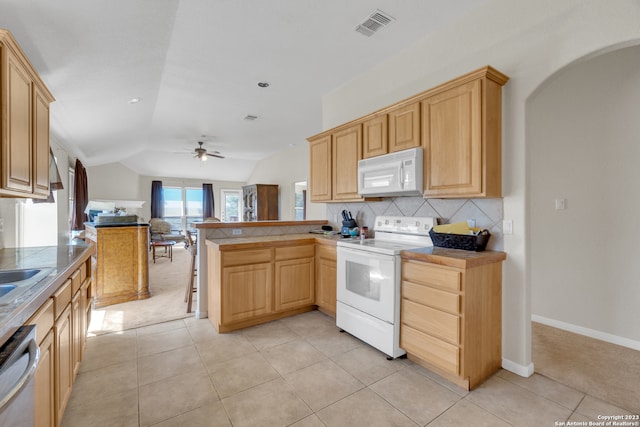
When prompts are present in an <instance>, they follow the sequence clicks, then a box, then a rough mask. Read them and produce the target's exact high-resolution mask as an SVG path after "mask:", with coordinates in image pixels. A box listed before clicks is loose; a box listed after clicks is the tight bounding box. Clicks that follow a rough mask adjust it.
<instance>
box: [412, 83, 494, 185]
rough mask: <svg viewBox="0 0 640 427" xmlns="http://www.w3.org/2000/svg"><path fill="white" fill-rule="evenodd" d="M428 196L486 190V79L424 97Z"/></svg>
mask: <svg viewBox="0 0 640 427" xmlns="http://www.w3.org/2000/svg"><path fill="white" fill-rule="evenodd" d="M422 125H423V133H422V135H423V145H424V150H425V162H424V176H425V196H431V197H438V196H442V197H456V196H474V195H475V196H479V195H482V193H483V185H482V184H483V182H482V181H483V179H482V178H483V176H482V174H483V165H482V162H483V142H482V81H481V80H475V81H472V82H470V83H466V84H463V85H460V86H455V87H453V88H451V89H448V90H445V91H443V92H440V93H438V94H436V95H433V96H430V97H428V98H426V99H425V100H423V101H422Z"/></svg>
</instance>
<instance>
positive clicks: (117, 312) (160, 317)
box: [88, 244, 195, 335]
mask: <svg viewBox="0 0 640 427" xmlns="http://www.w3.org/2000/svg"><path fill="white" fill-rule="evenodd" d="M189 267H190V255H189V252H188V251H187V250H185V249H184V245H182V244H177V245H175V246H174V247H173V261H170V260H169V259H168V258H157V259H156V262H155V264H154V263H153V260H152V259H151V253H150V254H149V290H150V292H151V298H148V299H144V300H138V301H130V302H125V303H122V304H114V305H110V306H107V307H103V308H99V309H97V310H93V311H92V313H91V324H90V325H89V331H88V333H89V334H92V335H100V334H105V333H109V332H114V331H122V330H125V329H132V328H137V327H140V326H146V325H153V324H156V323H161V322H166V321H169V320H175V319H181V318H183V317H190V316H193V312H192V313H187V303H185V302H184V293H185V289H186V286H187V280H188V279H189ZM194 298H195V295H194Z"/></svg>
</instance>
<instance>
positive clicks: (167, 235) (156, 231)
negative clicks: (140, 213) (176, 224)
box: [149, 218, 185, 243]
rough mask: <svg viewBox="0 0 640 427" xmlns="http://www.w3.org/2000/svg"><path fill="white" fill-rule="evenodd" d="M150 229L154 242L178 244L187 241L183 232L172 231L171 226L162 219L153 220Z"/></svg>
mask: <svg viewBox="0 0 640 427" xmlns="http://www.w3.org/2000/svg"><path fill="white" fill-rule="evenodd" d="M149 229H150V231H151V241H152V242H161V241H167V240H173V241H175V242H176V243H178V242H184V241H185V236H184V234H182V230H172V229H171V224H170V223H168V222H167V221H165V220H162V219H160V218H151V219H150V220H149Z"/></svg>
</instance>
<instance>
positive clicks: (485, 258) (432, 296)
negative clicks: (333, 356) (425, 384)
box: [400, 250, 506, 390]
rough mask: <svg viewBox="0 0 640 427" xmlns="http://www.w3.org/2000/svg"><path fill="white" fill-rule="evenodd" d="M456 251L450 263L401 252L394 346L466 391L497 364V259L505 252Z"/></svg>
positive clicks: (499, 322) (499, 280)
mask: <svg viewBox="0 0 640 427" xmlns="http://www.w3.org/2000/svg"><path fill="white" fill-rule="evenodd" d="M455 252H456V251H455V250H448V253H449V254H454V255H453V256H456V255H455ZM457 252H459V253H460V259H458V260H456V259H454V258H449V261H453V262H449V261H447V258H446V257H437V259H434V260H433V262H424V261H421V260H420V258H419V257H416V258H413V259H411V257H406V256H405V255H404V254H403V261H402V288H401V309H400V347H402V348H403V349H404V350H406V352H407V355H408V357H409V359H411V360H412V361H414V362H415V363H418V364H420V365H422V366H424V367H426V368H428V369H430V370H433V371H434V372H436V373H438V374H440V375H442V376H443V377H445V378H447V379H449V380H450V381H452V382H453V383H455V384H457V385H459V386H461V387H463V388H465V389H467V390H470V389H472V388H474V387H476V386H477V385H479V384H480V383H482V382H483V381H484V380H485V379H487V378H488V377H489V376H491V375H493V374H494V373H495V372H496V371H498V370H499V369H500V367H501V364H502V334H501V330H502V262H501V261H502V260H503V259H505V257H506V256H505V254H504V253H502V252H491V253H489V252H488V253H481V254H483V255H476V254H475V253H474V254H471V255H470V256H471V257H473V258H472V259H469V258H465V257H467V256H468V255H469V254H468V253H464V252H465V251H457ZM456 261H457V262H458V263H457V264H456ZM442 264H445V265H442ZM446 264H450V265H446ZM453 265H458V266H453Z"/></svg>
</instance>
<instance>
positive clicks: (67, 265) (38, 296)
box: [0, 244, 92, 345]
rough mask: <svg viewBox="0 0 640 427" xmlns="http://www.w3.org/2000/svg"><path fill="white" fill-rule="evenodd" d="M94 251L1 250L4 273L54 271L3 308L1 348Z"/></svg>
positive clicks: (0, 267) (59, 248)
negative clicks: (36, 270) (26, 269)
mask: <svg viewBox="0 0 640 427" xmlns="http://www.w3.org/2000/svg"><path fill="white" fill-rule="evenodd" d="M91 250H92V247H91V246H90V245H86V244H77V245H58V246H44V247H33V248H9V249H0V270H19V269H25V268H52V271H51V273H50V274H49V275H48V276H45V277H44V278H43V279H42V280H40V281H39V282H38V283H36V284H35V285H34V286H32V287H31V288H29V289H28V290H27V291H26V292H25V293H23V294H22V295H21V296H20V297H18V298H17V299H16V300H15V301H14V302H13V303H11V304H9V305H3V306H0V345H2V343H4V342H5V341H6V340H7V339H8V338H9V337H10V336H11V335H12V334H13V333H14V332H15V331H16V330H17V329H18V328H19V327H20V326H22V325H23V324H24V323H25V322H26V321H27V320H29V318H30V317H31V316H32V315H33V314H34V313H35V312H36V311H37V310H38V309H39V308H40V306H41V305H42V304H44V302H45V301H46V300H47V299H48V298H49V297H51V295H52V294H53V292H54V291H55V290H56V289H57V288H58V287H59V286H60V285H61V284H62V283H63V282H64V280H63V279H66V278H67V277H68V276H69V275H71V273H73V271H75V270H76V269H77V268H78V267H79V266H80V265H81V263H82V262H83V261H84V260H86V259H87V258H88V257H89V254H90V253H91Z"/></svg>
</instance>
